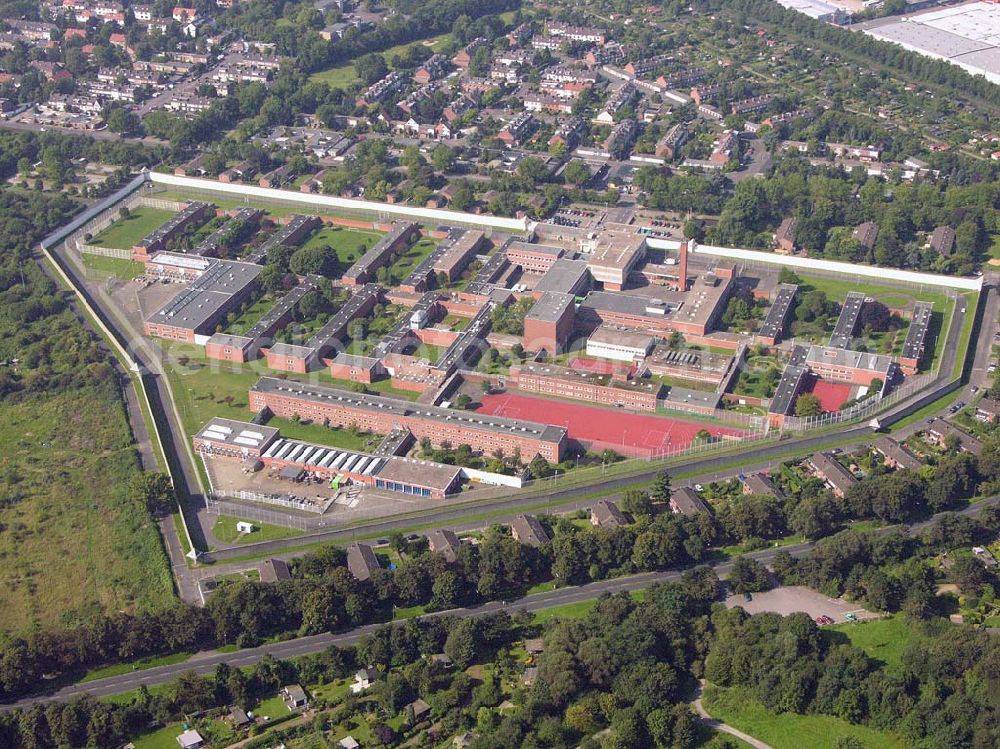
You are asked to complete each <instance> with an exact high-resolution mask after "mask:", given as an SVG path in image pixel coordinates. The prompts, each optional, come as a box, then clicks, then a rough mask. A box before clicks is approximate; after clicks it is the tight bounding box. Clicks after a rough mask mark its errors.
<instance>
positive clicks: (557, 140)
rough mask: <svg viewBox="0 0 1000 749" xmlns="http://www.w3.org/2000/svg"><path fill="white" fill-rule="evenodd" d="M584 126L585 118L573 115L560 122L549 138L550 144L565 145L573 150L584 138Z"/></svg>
mask: <svg viewBox="0 0 1000 749" xmlns="http://www.w3.org/2000/svg"><path fill="white" fill-rule="evenodd" d="M584 127H585V126H584V124H583V120H581V119H580V118H579V117H571V118H570V119H568V120H565V121H563V122H560V123H559V125H558V126H557V127H556V131H555V132H554V133H553V134H552V137H551V138H549V145H550V146H555V145H564V146H566V150H567V151H572V150H573V149H574V148H576V147H577V146H578V145H579V144H580V141H581V140H582V139H583V133H584Z"/></svg>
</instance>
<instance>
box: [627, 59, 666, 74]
mask: <svg viewBox="0 0 1000 749" xmlns="http://www.w3.org/2000/svg"><path fill="white" fill-rule="evenodd" d="M673 59H674V58H673V57H671V56H670V55H654V56H653V57H647V58H645V59H643V60H633V61H631V62H628V63H626V65H625V72H626V73H628V74H629V75H631V76H635V77H636V78H638V77H639V76H643V75H646V74H647V73H652V72H654V71H656V70H659V69H660V68H662V67H663V66H664V65H665V64H666V63H668V62H670V61H671V60H673Z"/></svg>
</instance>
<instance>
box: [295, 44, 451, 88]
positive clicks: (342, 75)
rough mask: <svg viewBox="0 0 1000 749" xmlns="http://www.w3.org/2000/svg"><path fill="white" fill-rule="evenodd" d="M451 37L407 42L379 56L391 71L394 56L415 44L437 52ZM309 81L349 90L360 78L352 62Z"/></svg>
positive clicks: (329, 69)
mask: <svg viewBox="0 0 1000 749" xmlns="http://www.w3.org/2000/svg"><path fill="white" fill-rule="evenodd" d="M450 37H451V35H450V34H441V35H439V36H432V37H430V38H429V39H424V40H423V41H420V40H416V41H412V42H407V43H406V44H397V45H396V46H395V47H389V49H387V50H385V51H383V52H380V53H379V54H381V55H382V57H384V58H385V62H386V64H387V65H388V66H389V67H390V69H391V68H392V58H393V56H395V55H398V54H400V53H401V52H403V51H405V50H406V48H407V47H409V46H411V45H414V44H422V45H424V46H426V47H428V48H430V49H431V50H433V51H435V52H437V50H438V48H440V47H441V46H442V45H443V44H444V43H445V42H447V41H448V39H449V38H450ZM309 80H311V81H319V82H322V83H325V84H327V85H328V86H330V87H331V88H347V87H348V86H350V85H352V84H354V83H357V82H358V81H359V80H360V79H359V78H358V73H357V71H356V70H355V69H354V63H353V62H351V63H347V64H346V65H338V66H337V67H335V68H328V69H327V70H321V71H320V72H318V73H313V74H312V75H311V76H309Z"/></svg>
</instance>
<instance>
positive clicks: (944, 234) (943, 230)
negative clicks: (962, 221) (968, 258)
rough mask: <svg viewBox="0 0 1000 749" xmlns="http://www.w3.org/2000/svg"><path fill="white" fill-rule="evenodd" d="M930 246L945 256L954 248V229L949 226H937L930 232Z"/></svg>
mask: <svg viewBox="0 0 1000 749" xmlns="http://www.w3.org/2000/svg"><path fill="white" fill-rule="evenodd" d="M931 247H932V248H933V249H934V250H936V251H937V252H939V253H941V254H942V255H944V256H945V257H947V256H949V255H951V253H952V252H953V251H954V249H955V230H954V229H952V228H951V227H950V226H939V227H938V228H937V229H935V230H934V232H933V233H932V234H931Z"/></svg>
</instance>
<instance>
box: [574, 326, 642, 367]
mask: <svg viewBox="0 0 1000 749" xmlns="http://www.w3.org/2000/svg"><path fill="white" fill-rule="evenodd" d="M655 343H656V339H655V338H654V337H653V336H651V335H649V334H648V333H639V332H636V331H634V330H623V329H621V328H614V327H611V326H607V325H601V326H600V327H599V328H597V330H595V331H594V332H593V333H591V334H590V337H589V338H587V355H588V356H599V357H602V358H604V359H616V360H618V361H627V362H634V361H636V360H640V359H645V358H646V356H647V355H648V354H649V352H650V351H652V350H653V346H654V344H655Z"/></svg>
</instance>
